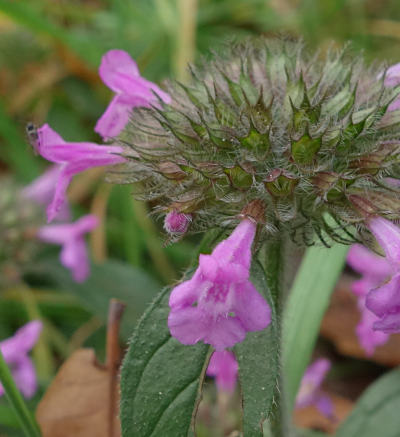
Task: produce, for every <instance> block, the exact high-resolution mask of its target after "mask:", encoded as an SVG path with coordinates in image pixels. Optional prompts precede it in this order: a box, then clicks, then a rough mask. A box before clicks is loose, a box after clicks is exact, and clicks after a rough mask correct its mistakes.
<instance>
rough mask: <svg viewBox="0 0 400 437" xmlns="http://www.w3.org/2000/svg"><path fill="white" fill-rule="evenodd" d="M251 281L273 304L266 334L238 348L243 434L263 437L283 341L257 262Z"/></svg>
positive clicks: (250, 336) (252, 336)
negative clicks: (279, 351) (263, 427)
mask: <svg viewBox="0 0 400 437" xmlns="http://www.w3.org/2000/svg"><path fill="white" fill-rule="evenodd" d="M250 280H251V282H252V283H253V284H254V286H255V287H256V289H257V290H258V292H259V293H260V294H261V295H263V296H264V298H265V299H266V300H267V301H268V303H269V304H270V306H271V309H272V321H271V324H270V325H269V326H268V327H267V328H266V329H264V330H262V331H259V332H249V333H248V334H247V336H246V339H245V340H244V341H243V342H242V343H239V344H237V345H236V346H235V355H236V359H237V360H238V363H239V377H240V383H241V391H242V397H243V435H244V437H262V436H263V431H262V426H263V422H264V420H265V419H267V417H268V416H269V414H270V411H271V406H272V400H273V396H274V391H275V388H276V378H277V373H278V369H279V359H278V350H279V339H278V338H277V336H278V333H277V319H276V314H275V311H274V305H273V300H272V296H271V291H270V290H269V287H268V285H267V280H266V277H265V274H264V271H263V269H262V267H261V266H260V264H259V263H257V262H253V265H252V268H251V274H250Z"/></svg>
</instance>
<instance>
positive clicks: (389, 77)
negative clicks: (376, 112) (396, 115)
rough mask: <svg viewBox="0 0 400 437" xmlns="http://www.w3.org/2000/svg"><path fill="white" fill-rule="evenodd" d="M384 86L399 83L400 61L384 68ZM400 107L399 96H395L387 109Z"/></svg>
mask: <svg viewBox="0 0 400 437" xmlns="http://www.w3.org/2000/svg"><path fill="white" fill-rule="evenodd" d="M384 84H385V86H387V87H395V86H397V85H400V63H399V64H395V65H392V66H391V67H389V68H388V69H387V70H386V75H385V82H384ZM397 109H400V97H397V98H396V99H395V100H394V102H392V103H391V104H390V105H389V108H388V111H395V110H397Z"/></svg>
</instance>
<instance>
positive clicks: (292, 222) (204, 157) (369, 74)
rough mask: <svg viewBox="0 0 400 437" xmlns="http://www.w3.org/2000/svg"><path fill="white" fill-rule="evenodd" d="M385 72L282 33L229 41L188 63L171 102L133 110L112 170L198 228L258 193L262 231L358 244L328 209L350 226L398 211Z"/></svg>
mask: <svg viewBox="0 0 400 437" xmlns="http://www.w3.org/2000/svg"><path fill="white" fill-rule="evenodd" d="M382 72H384V69H383V67H380V66H375V67H369V66H366V65H365V64H364V62H363V60H362V59H361V58H359V57H357V56H354V54H353V53H352V52H351V51H350V50H348V49H345V50H343V51H335V50H331V51H330V52H328V53H327V55H326V56H325V57H322V56H317V55H315V56H312V55H310V54H309V53H307V51H306V50H305V49H304V48H303V46H302V44H301V43H298V42H293V41H290V40H283V39H275V40H268V39H258V40H252V41H249V42H248V43H247V44H239V45H233V47H230V48H228V49H226V50H225V52H224V54H223V55H222V56H216V57H215V59H214V60H211V61H207V62H204V63H203V64H202V66H200V67H199V68H197V69H192V82H191V83H190V85H188V86H183V85H181V84H178V83H171V84H169V86H168V92H169V93H170V95H171V96H172V99H173V101H172V103H171V105H163V104H161V102H160V107H161V109H159V108H155V107H154V108H150V109H143V108H142V109H138V110H135V111H134V113H133V117H132V120H131V123H130V124H129V125H128V127H127V128H126V130H125V131H124V132H123V133H122V134H121V136H120V142H121V144H123V145H125V146H126V156H130V161H129V163H128V164H127V165H126V168H125V169H124V171H123V173H120V174H119V175H118V174H116V175H114V176H111V178H112V179H114V180H115V181H116V182H128V183H129V182H135V181H137V182H140V183H139V184H137V196H138V197H139V198H141V199H152V200H157V205H158V206H157V207H156V212H158V213H165V211H167V210H169V209H171V208H174V209H177V210H179V211H182V212H190V213H193V214H194V222H193V229H194V230H205V229H209V228H210V227H213V226H226V225H231V224H233V223H235V220H236V217H237V215H238V214H239V213H240V212H241V211H242V209H243V207H244V206H246V205H247V204H248V203H249V202H250V201H252V200H254V199H262V200H263V201H264V203H265V205H266V213H265V218H264V221H263V223H264V224H265V226H264V230H265V233H270V232H273V231H274V230H275V229H276V228H275V222H276V221H278V222H279V223H280V227H281V229H287V230H288V231H290V233H291V236H292V238H293V240H294V241H296V242H298V243H301V244H313V242H314V241H315V237H317V238H319V239H320V240H321V241H322V242H323V243H324V244H330V241H331V239H334V240H337V241H340V242H349V241H354V240H355V239H357V238H360V236H358V237H353V236H351V233H350V232H349V235H348V237H349V238H348V239H347V241H346V239H343V238H339V237H338V234H337V232H335V227H336V225H335V226H332V225H329V224H328V223H327V220H326V217H327V216H328V215H332V216H333V217H334V218H335V220H336V222H337V227H338V228H342V227H345V228H347V227H349V228H351V231H352V232H353V233H356V234H357V232H358V233H359V234H360V232H359V231H363V229H364V228H363V222H364V219H365V216H366V215H368V214H381V215H385V216H386V217H387V218H390V219H395V218H399V217H400V203H399V201H398V196H399V193H398V191H396V190H393V189H391V188H390V187H387V186H386V184H385V179H384V178H385V177H397V178H398V177H400V170H399V163H400V147H399V144H398V143H397V141H396V139H397V138H398V137H399V135H400V125H399V124H398V117H395V114H394V113H387V108H388V105H389V104H390V103H391V102H392V101H393V100H394V99H395V98H396V97H397V95H398V94H399V89H397V88H395V89H393V88H390V89H388V88H386V87H385V86H384V84H383V77H382ZM380 75H381V76H380ZM379 77H381V78H379ZM132 152H133V153H132ZM132 155H134V156H132ZM278 173H279V174H278ZM327 174H329V175H330V178H329V183H326V180H325V179H326V175H327ZM274 175H277V176H276V178H275V177H274ZM278 177H280V180H278V181H277V180H276V179H277V178H278ZM285 178H286V180H285ZM271 181H272V182H274V184H270V185H269V186H268V182H271ZM359 196H362V198H363V203H361V202H359V201H358V197H359ZM376 199H380V200H379V202H377V201H376ZM361 234H362V232H361Z"/></svg>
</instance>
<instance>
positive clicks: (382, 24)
mask: <svg viewBox="0 0 400 437" xmlns="http://www.w3.org/2000/svg"><path fill="white" fill-rule="evenodd" d="M277 33H278V34H279V33H283V34H289V35H293V36H300V37H303V38H304V40H305V41H306V42H307V44H308V45H309V46H311V47H321V48H322V49H323V48H324V47H328V46H329V45H330V44H332V42H333V41H334V44H338V45H341V44H343V43H345V42H346V41H348V40H350V41H352V42H353V45H354V47H355V49H357V50H359V49H362V50H363V51H364V52H365V56H366V57H367V58H368V59H369V60H375V59H378V60H387V62H388V64H390V63H394V62H398V61H399V60H400V2H399V0H0V151H1V153H0V172H1V173H0V174H1V175H3V176H4V175H6V174H9V175H10V174H11V175H13V176H14V177H15V178H17V179H18V180H19V181H20V183H21V184H26V183H28V182H30V181H31V180H33V179H34V178H35V177H36V176H38V175H39V174H40V173H41V172H42V171H43V170H44V168H45V167H46V163H45V162H44V161H43V160H42V159H41V158H39V157H37V156H34V154H33V153H32V150H31V148H30V146H29V145H28V144H27V141H26V138H25V132H24V130H25V125H26V123H27V122H28V121H33V122H35V123H36V124H38V125H41V124H43V123H45V122H47V123H49V124H50V125H51V126H52V128H53V129H55V130H56V131H58V132H59V133H60V134H61V135H62V136H63V137H64V138H65V139H67V140H72V141H97V142H100V138H99V137H98V136H97V135H96V134H95V133H94V131H93V127H94V125H95V123H96V120H97V119H98V118H99V116H100V115H101V114H102V113H103V111H104V109H105V108H106V106H107V104H108V102H109V100H110V97H111V92H110V90H108V89H107V87H106V86H104V85H103V84H102V82H101V80H100V79H99V77H98V74H97V68H98V65H99V63H100V59H101V56H102V55H103V54H104V53H105V52H106V51H107V50H109V49H112V48H120V49H124V50H126V51H128V52H129V53H130V54H131V55H132V57H133V58H134V59H136V60H137V62H138V64H139V68H140V70H141V72H142V74H143V75H144V76H145V77H146V78H148V79H150V80H153V81H157V82H162V80H163V79H164V78H167V77H176V78H178V79H179V80H182V81H185V80H186V79H187V69H186V64H187V62H188V61H189V62H192V61H195V60H196V59H199V58H200V57H201V56H202V55H205V56H207V53H208V52H209V51H210V50H214V49H215V50H218V46H219V44H220V43H221V42H224V41H229V40H232V39H235V40H238V39H241V38H245V37H246V36H248V35H260V34H263V35H275V34H277ZM102 177H103V174H102V170H99V169H94V170H91V171H88V172H86V173H84V174H82V175H79V176H78V177H76V178H75V180H74V182H73V184H72V186H71V187H70V191H69V198H70V201H71V203H72V205H73V207H74V212H75V214H76V215H80V214H82V213H83V212H86V211H91V212H93V213H95V214H97V215H99V217H101V218H102V225H103V226H101V227H100V228H99V229H98V230H96V231H95V232H93V233H92V235H91V236H90V246H91V251H92V258H93V260H94V261H95V262H97V263H102V262H105V264H99V266H97V267H94V268H95V271H94V272H93V274H92V277H91V278H90V279H89V280H88V281H87V282H86V283H85V284H83V285H79V286H78V285H77V284H74V283H73V282H72V281H71V279H70V277H69V276H68V274H67V273H66V272H65V271H64V270H63V269H62V268H61V267H59V266H57V265H56V263H55V262H54V260H55V259H56V258H57V257H58V248H57V249H54V250H53V249H52V248H49V249H48V250H46V253H45V254H42V256H41V258H40V260H38V262H37V263H36V264H35V265H34V266H33V267H32V272H30V274H29V275H28V276H27V278H26V279H27V280H26V284H25V285H24V286H23V287H17V288H7V289H5V290H2V298H1V300H0V338H5V337H7V336H9V335H11V334H12V333H13V332H14V330H15V329H16V328H17V327H18V326H20V325H21V324H23V323H25V322H26V320H27V319H30V318H36V317H41V318H42V319H43V320H44V321H45V330H44V334H43V335H42V337H41V340H40V342H39V346H38V347H36V348H35V351H34V358H35V364H36V367H37V369H38V374H39V378H40V381H41V389H42V392H43V390H44V389H45V387H46V386H47V384H48V383H49V382H50V381H51V379H52V377H53V376H54V373H55V370H56V368H57V366H58V365H59V364H60V362H62V360H64V359H65V358H66V357H67V356H68V355H69V354H70V352H71V351H73V350H74V349H76V348H78V347H80V346H82V345H90V346H93V347H95V348H96V350H97V352H98V354H99V355H100V357H101V356H103V355H104V332H105V330H104V321H105V318H106V312H107V305H108V299H109V297H110V296H111V295H114V296H116V297H120V298H121V299H124V300H126V301H128V315H127V317H126V323H125V324H126V326H124V327H123V329H122V335H123V337H124V339H126V338H127V336H128V334H129V332H130V331H131V330H132V329H133V325H134V323H135V320H136V319H137V317H138V316H139V315H140V313H141V312H142V310H143V308H144V306H145V304H146V303H147V302H148V301H149V300H150V299H151V298H152V296H153V295H154V293H156V292H157V290H158V289H159V288H160V287H161V285H162V284H167V283H172V282H173V281H174V280H177V279H179V277H180V274H181V272H182V271H183V269H184V268H185V266H186V265H187V264H188V262H189V260H190V257H191V251H192V247H193V244H194V242H195V241H196V236H195V237H193V238H192V239H185V240H184V241H181V242H178V243H176V244H174V245H169V246H167V247H164V245H163V243H164V242H165V237H164V236H163V234H162V229H161V228H162V224H161V223H156V222H154V221H153V220H152V219H151V218H149V216H148V206H147V205H145V204H142V203H139V202H136V201H134V200H133V199H132V197H131V194H130V188H129V186H115V187H111V186H109V185H107V184H106V183H104V182H102ZM0 214H1V211H0ZM49 258H52V261H50V262H47V261H46V260H48V259H49ZM43 260H44V261H43ZM110 260H113V261H110ZM130 267H132V268H130ZM113 277H114V278H118V281H117V280H115V281H113V279H112V278H113ZM151 277H152V278H154V279H150V278H151ZM43 278H45V280H44V279H43ZM27 284H29V286H28V285H27ZM40 394H41V393H40V392H39V394H38V395H37V396H36V398H35V399H34V400H33V401H32V402H33V403H35V402H36V401H37V400H38V399H39V398H40ZM0 423H2V424H8V425H9V426H10V427H11V428H8V434H9V433H10V432H11V431H10V429H12V427H13V426H15V425H16V424H15V422H13V415H12V414H10V413H9V410H8V407H7V405H6V404H3V403H0Z"/></svg>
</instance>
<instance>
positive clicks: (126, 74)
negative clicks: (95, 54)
mask: <svg viewBox="0 0 400 437" xmlns="http://www.w3.org/2000/svg"><path fill="white" fill-rule="evenodd" d="M99 75H100V77H101V79H102V81H103V82H104V83H105V84H106V85H107V86H108V87H109V88H110V89H111V90H112V91H114V92H115V93H116V95H115V96H114V98H113V99H112V100H111V103H110V104H109V106H108V108H107V109H106V111H105V113H104V114H103V115H102V116H101V117H100V119H99V120H98V122H97V124H96V127H95V131H96V132H98V133H99V134H100V135H101V136H102V137H103V138H104V139H108V138H112V137H115V136H117V135H118V134H119V133H120V132H121V130H122V129H123V128H124V127H125V125H126V124H127V122H128V120H129V114H130V112H131V110H132V108H134V107H136V106H143V107H148V106H150V105H154V104H157V101H158V98H160V99H161V100H163V101H164V102H165V103H169V102H170V100H171V99H170V97H169V95H168V94H167V93H165V92H164V91H162V90H161V89H160V88H159V87H158V86H157V85H155V84H154V83H152V82H150V81H148V80H146V79H144V78H143V77H141V76H140V74H139V69H138V67H137V65H136V62H135V61H134V60H133V59H132V58H131V57H130V56H129V54H128V53H126V52H125V51H123V50H110V51H109V52H107V53H106V54H105V55H104V56H103V58H102V60H101V64H100V68H99Z"/></svg>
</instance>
